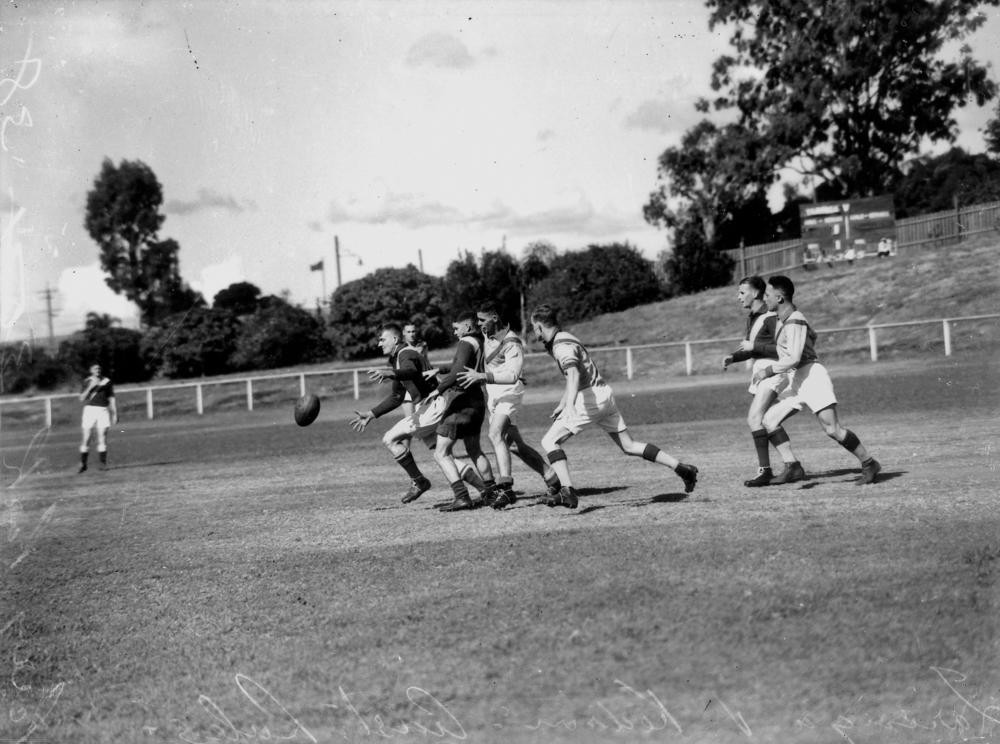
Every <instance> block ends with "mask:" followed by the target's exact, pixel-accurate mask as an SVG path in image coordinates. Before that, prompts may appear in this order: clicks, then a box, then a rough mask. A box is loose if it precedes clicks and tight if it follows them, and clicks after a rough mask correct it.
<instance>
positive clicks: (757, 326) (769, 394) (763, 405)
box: [722, 276, 781, 488]
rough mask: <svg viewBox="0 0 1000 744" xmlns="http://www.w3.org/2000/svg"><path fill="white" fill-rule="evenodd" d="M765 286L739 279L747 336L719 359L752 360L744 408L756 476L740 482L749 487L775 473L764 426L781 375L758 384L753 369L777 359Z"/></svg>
mask: <svg viewBox="0 0 1000 744" xmlns="http://www.w3.org/2000/svg"><path fill="white" fill-rule="evenodd" d="M766 288H767V285H766V284H765V283H764V280H763V279H761V278H760V277H759V276H746V277H743V278H742V279H740V282H739V285H738V289H737V291H736V297H737V299H738V300H739V303H740V305H741V306H742V307H743V308H744V309H745V310H749V314H748V315H747V329H746V335H745V336H744V337H743V340H742V341H741V342H740V346H739V348H738V349H736V351H734V352H733V353H732V354H729V355H728V356H726V358H725V359H723V360H722V366H723V367H728V366H729V365H730V364H734V363H736V362H743V361H747V360H750V359H752V360H753V364H752V368H751V372H750V375H751V380H750V387H749V388H747V389H748V390H749V391H750V394H751V395H752V396H753V401H752V402H751V403H750V409H749V410H748V411H747V425H748V426H749V427H750V436H751V437H752V438H753V445H754V450H755V451H756V453H757V475H756V476H755V477H754V478H750V479H749V480H745V481H743V485H744V486H747V487H748V488H756V487H759V486H766V485H767V484H768V483H770V482H771V478H772V477H773V476H774V473H773V472H772V470H771V451H770V450H771V447H770V443H769V442H768V438H767V429H765V428H764V412H765V411H766V410H767V409H768V408H769V407H770V405H771V404H772V403H773V402H774V399H775V397H776V396H777V390H776V388H777V387H778V385H779V384H780V382H781V378H780V377H778V376H777V375H775V376H774V377H770V378H768V379H767V380H764V381H763V382H760V383H757V382H754V381H753V374H754V373H755V372H757V371H759V370H761V369H763V368H764V367H765V366H767V365H768V364H769V363H770V362H771V361H772V360H775V359H777V358H778V352H777V346H776V345H775V343H774V328H775V325H776V324H777V321H778V316H777V315H775V314H774V313H772V312H770V311H769V310H768V309H767V307H766V306H765V305H764V290H765V289H766Z"/></svg>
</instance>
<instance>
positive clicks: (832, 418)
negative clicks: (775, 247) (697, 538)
mask: <svg viewBox="0 0 1000 744" xmlns="http://www.w3.org/2000/svg"><path fill="white" fill-rule="evenodd" d="M794 296H795V285H794V284H793V283H792V280H791V279H789V278H788V277H787V276H781V275H778V276H773V277H771V278H770V279H769V280H768V282H767V290H766V291H765V292H764V302H765V304H766V305H767V309H768V310H771V311H772V312H775V313H777V314H778V325H777V329H776V338H777V346H778V359H777V361H775V362H771V363H769V364H767V365H765V366H764V367H762V368H761V369H759V370H758V371H757V372H755V373H754V376H753V379H754V381H755V382H758V383H759V382H761V381H763V380H767V379H769V378H771V377H777V378H778V382H777V387H776V390H778V401H777V402H776V403H774V405H772V406H771V407H770V408H769V409H768V411H767V413H766V414H764V427H765V428H766V429H767V431H768V436H769V438H770V440H771V444H773V445H774V447H775V449H777V450H778V454H780V455H781V459H782V460H783V461H784V462H785V470H784V472H782V473H780V474H779V475H777V476H775V477H774V478H773V479H772V480H771V484H772V485H774V484H781V483H792V482H794V481H799V480H802V479H804V478H805V477H806V473H805V470H804V469H803V468H802V464H801V463H800V462H799V461H798V459H797V458H796V457H795V454H794V453H793V452H792V445H791V442H790V441H789V439H788V434H787V433H786V432H785V431H784V429H783V428H782V427H781V423H782V422H783V421H784V420H785V419H787V418H788V417H789V416H792V415H794V414H796V413H798V412H799V411H801V410H802V409H803V408H806V407H807V408H809V409H810V410H811V411H812V412H813V413H815V414H816V418H817V419H819V422H820V425H822V427H823V431H824V432H826V435H827V436H828V437H830V438H831V439H833V440H834V441H835V442H837V443H838V444H839V445H840V446H841V447H843V448H844V449H846V450H847V451H848V452H850V453H851V454H852V455H854V456H855V457H856V458H858V461H859V462H860V463H861V475H860V476H859V477H858V478H857V481H856V482H857V483H859V484H865V483H874V482H875V478H876V477H877V476H878V474H879V471H880V470H881V469H882V466H881V465H879V463H878V461H877V460H876V459H875V458H874V457H872V456H871V455H869V454H868V450H867V449H865V446H864V445H863V444H862V443H861V441H860V440H859V439H858V437H857V435H856V434H855V433H854V432H853V431H851V430H850V429H848V428H846V427H844V426H843V425H842V424H841V423H840V419H839V417H838V416H837V398H836V395H835V394H834V391H833V381H832V380H831V379H830V375H829V373H828V372H827V371H826V367H824V366H823V365H822V364H820V362H819V359H818V357H817V356H816V349H815V345H816V332H815V331H814V330H813V329H812V328H811V327H810V326H809V323H808V322H807V321H806V318H805V316H804V315H803V314H802V313H801V312H800V311H799V310H798V309H797V308H796V307H795V304H794V303H793V302H792V299H793V297H794Z"/></svg>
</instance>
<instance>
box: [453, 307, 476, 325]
mask: <svg viewBox="0 0 1000 744" xmlns="http://www.w3.org/2000/svg"><path fill="white" fill-rule="evenodd" d="M466 320H468V321H469V322H471V323H472V327H473V328H477V327H478V324H479V318H478V317H476V313H475V311H474V310H463V311H462V312H460V313H459V314H458V315H456V316H455V322H456V323H462V322H464V321H466Z"/></svg>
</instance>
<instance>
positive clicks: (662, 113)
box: [625, 101, 678, 133]
mask: <svg viewBox="0 0 1000 744" xmlns="http://www.w3.org/2000/svg"><path fill="white" fill-rule="evenodd" d="M676 110H677V105H676V104H673V103H668V102H667V101H643V102H642V103H640V104H639V107H638V108H637V109H635V111H633V112H632V113H631V114H629V115H628V116H627V117H625V126H626V127H627V128H629V129H651V130H653V131H654V132H660V133H666V132H670V131H672V130H674V129H677V126H678V122H677V121H676V120H675V119H674V112H675V111H676Z"/></svg>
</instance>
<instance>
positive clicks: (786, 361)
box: [771, 310, 819, 374]
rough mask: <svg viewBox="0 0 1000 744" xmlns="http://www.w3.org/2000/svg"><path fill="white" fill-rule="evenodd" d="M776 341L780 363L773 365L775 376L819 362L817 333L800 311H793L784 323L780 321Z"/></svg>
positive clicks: (776, 331)
mask: <svg viewBox="0 0 1000 744" xmlns="http://www.w3.org/2000/svg"><path fill="white" fill-rule="evenodd" d="M775 340H776V342H777V345H778V361H776V362H775V363H774V364H772V365H771V369H772V370H774V373H775V374H781V373H782V372H789V371H791V370H794V369H798V368H799V367H802V366H804V365H806V364H811V363H813V362H816V361H819V357H817V356H816V331H814V330H813V329H812V327H811V326H810V325H809V323H808V321H807V320H806V316H805V315H803V314H802V313H801V312H799V311H798V310H794V311H792V313H791V315H789V316H788V317H787V318H785V320H784V321H782V320H781V319H780V318H779V319H778V325H777V327H776V328H775Z"/></svg>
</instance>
